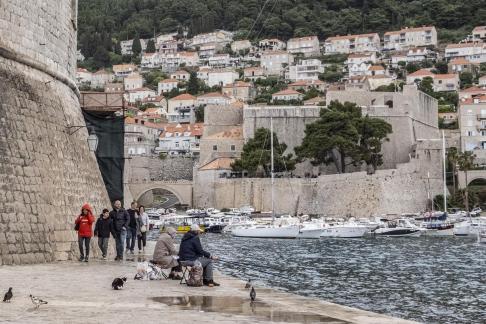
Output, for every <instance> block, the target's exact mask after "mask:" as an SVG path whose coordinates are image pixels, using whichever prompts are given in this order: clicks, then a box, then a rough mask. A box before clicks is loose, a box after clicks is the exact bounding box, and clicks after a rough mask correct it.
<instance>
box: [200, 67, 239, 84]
mask: <svg viewBox="0 0 486 324" xmlns="http://www.w3.org/2000/svg"><path fill="white" fill-rule="evenodd" d="M238 78H239V74H238V72H236V71H235V70H233V69H214V70H210V71H208V80H207V81H206V84H207V85H208V86H210V87H213V86H224V85H225V84H230V83H233V82H235V80H237V79H238Z"/></svg>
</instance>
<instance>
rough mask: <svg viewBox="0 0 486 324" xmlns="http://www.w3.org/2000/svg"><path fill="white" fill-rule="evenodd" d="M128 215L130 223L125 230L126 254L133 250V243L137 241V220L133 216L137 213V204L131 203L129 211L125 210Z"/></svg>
mask: <svg viewBox="0 0 486 324" xmlns="http://www.w3.org/2000/svg"><path fill="white" fill-rule="evenodd" d="M127 212H128V215H130V222H129V223H128V228H127V253H128V251H130V252H132V254H133V250H134V249H135V241H136V240H137V218H136V217H135V214H136V213H137V202H136V201H133V202H132V204H131V205H130V209H128V210H127Z"/></svg>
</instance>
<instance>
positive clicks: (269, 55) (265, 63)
mask: <svg viewBox="0 0 486 324" xmlns="http://www.w3.org/2000/svg"><path fill="white" fill-rule="evenodd" d="M293 62H294V56H293V55H292V54H290V53H287V52H284V51H273V52H264V53H262V56H261V60H260V66H261V67H262V68H263V69H264V70H265V74H266V75H283V73H284V71H285V69H286V67H287V66H290V65H292V63H293Z"/></svg>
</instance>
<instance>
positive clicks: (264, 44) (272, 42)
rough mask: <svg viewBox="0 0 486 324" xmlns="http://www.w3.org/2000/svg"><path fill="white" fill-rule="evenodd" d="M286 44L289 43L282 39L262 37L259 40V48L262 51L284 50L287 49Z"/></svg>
mask: <svg viewBox="0 0 486 324" xmlns="http://www.w3.org/2000/svg"><path fill="white" fill-rule="evenodd" d="M286 45H287V44H286V43H285V42H282V41H281V40H280V39H276V38H270V39H262V40H261V41H259V42H258V50H259V51H260V52H267V51H269V52H273V51H283V50H285V47H286Z"/></svg>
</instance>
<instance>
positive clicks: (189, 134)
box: [156, 123, 204, 155]
mask: <svg viewBox="0 0 486 324" xmlns="http://www.w3.org/2000/svg"><path fill="white" fill-rule="evenodd" d="M203 127H204V126H203V124H202V123H195V124H180V123H178V124H175V125H166V126H165V127H164V129H163V131H162V132H161V133H160V136H159V146H158V147H157V149H156V151H157V152H162V153H166V154H167V155H187V154H189V155H199V144H200V140H201V136H202V133H203Z"/></svg>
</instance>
